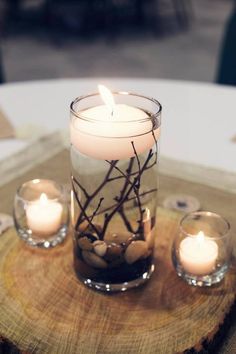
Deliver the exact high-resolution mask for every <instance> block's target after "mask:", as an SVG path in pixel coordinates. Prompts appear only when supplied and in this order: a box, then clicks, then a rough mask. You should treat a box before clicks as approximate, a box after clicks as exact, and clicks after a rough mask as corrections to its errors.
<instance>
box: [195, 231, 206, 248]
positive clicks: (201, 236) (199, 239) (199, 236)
mask: <svg viewBox="0 0 236 354" xmlns="http://www.w3.org/2000/svg"><path fill="white" fill-rule="evenodd" d="M196 237H197V242H198V244H199V246H200V245H202V244H203V243H204V241H205V235H204V232H203V231H199V233H198V234H197V236H196Z"/></svg>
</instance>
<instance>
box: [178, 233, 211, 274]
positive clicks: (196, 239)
mask: <svg viewBox="0 0 236 354" xmlns="http://www.w3.org/2000/svg"><path fill="white" fill-rule="evenodd" d="M179 254H180V260H181V263H182V266H183V268H184V269H185V271H187V272H189V273H191V274H194V275H204V274H209V273H211V272H212V271H213V270H214V268H215V265H216V259H217V256H218V245H217V243H216V242H215V241H213V240H211V239H210V238H208V237H206V236H205V235H204V233H203V232H199V234H198V235H196V236H188V237H186V238H185V239H184V240H183V241H181V243H180V248H179Z"/></svg>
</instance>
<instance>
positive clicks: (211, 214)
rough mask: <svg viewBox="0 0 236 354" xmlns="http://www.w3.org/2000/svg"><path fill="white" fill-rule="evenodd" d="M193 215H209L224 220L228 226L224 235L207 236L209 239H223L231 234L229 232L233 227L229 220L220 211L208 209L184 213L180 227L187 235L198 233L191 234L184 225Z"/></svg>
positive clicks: (191, 235)
mask: <svg viewBox="0 0 236 354" xmlns="http://www.w3.org/2000/svg"><path fill="white" fill-rule="evenodd" d="M191 216H207V217H210V216H212V217H217V218H218V219H220V220H221V221H223V223H224V225H225V228H226V231H225V232H224V234H223V235H221V236H212V237H211V236H205V237H206V238H209V239H216V240H217V239H222V238H224V237H227V236H228V235H229V232H230V229H231V226H230V223H229V221H228V220H227V219H226V218H225V217H223V216H221V215H220V214H218V213H214V212H211V211H207V210H202V211H194V212H190V213H187V214H186V215H184V217H183V218H182V219H181V220H180V223H179V228H180V231H181V232H182V233H183V234H185V235H187V236H190V237H196V235H193V234H190V233H188V232H186V231H185V230H184V227H183V223H184V222H185V221H186V220H187V219H188V218H189V217H191Z"/></svg>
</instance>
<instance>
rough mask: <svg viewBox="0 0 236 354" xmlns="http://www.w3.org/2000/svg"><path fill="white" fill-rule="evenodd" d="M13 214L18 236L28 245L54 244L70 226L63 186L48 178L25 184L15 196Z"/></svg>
mask: <svg viewBox="0 0 236 354" xmlns="http://www.w3.org/2000/svg"><path fill="white" fill-rule="evenodd" d="M13 217H14V223H15V227H16V230H17V232H18V235H19V236H20V238H21V239H22V240H24V241H25V242H26V243H27V244H29V245H30V246H33V247H40V248H51V247H55V246H56V245H58V244H59V243H61V242H62V241H63V240H64V239H65V237H66V234H67V230H68V225H69V210H68V202H67V200H66V195H65V191H64V188H63V186H62V185H60V184H59V183H57V182H55V181H52V180H48V179H34V180H32V181H28V182H26V183H24V184H23V185H22V186H21V187H20V188H19V189H18V190H17V192H16V195H15V200H14V212H13Z"/></svg>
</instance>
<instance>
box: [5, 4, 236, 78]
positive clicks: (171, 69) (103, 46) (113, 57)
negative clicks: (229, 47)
mask: <svg viewBox="0 0 236 354" xmlns="http://www.w3.org/2000/svg"><path fill="white" fill-rule="evenodd" d="M232 11H233V1H232V0H0V34H1V38H0V46H1V61H2V65H1V72H0V81H4V80H5V81H6V82H11V81H25V80H37V79H51V78H62V77H63V78H65V77H70V78H74V77H95V76H96V77H105V76H114V77H148V78H168V79H181V80H194V81H208V82H213V81H215V80H216V79H217V76H218V74H217V72H218V68H219V60H220V55H221V51H222V50H221V49H222V43H223V40H224V34H225V30H226V26H227V21H228V19H229V16H230V14H231V13H232Z"/></svg>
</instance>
